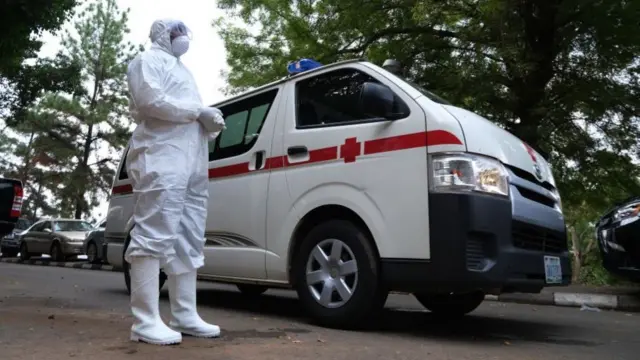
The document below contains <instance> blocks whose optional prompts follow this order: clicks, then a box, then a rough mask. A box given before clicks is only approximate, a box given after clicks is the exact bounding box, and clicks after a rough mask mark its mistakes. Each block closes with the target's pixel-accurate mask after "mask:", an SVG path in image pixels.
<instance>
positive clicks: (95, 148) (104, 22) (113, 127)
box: [29, 0, 137, 219]
mask: <svg viewBox="0 0 640 360" xmlns="http://www.w3.org/2000/svg"><path fill="white" fill-rule="evenodd" d="M128 11H129V10H128V9H127V10H124V11H121V10H120V9H119V8H118V6H117V4H116V1H115V0H102V1H95V2H92V3H90V4H88V5H87V6H86V7H84V8H83V10H82V11H81V12H80V13H79V15H78V18H77V19H76V21H75V32H76V34H72V33H71V32H69V31H67V32H66V34H65V35H64V36H63V37H62V46H63V50H62V51H61V52H60V53H59V54H58V58H59V59H60V60H61V63H63V64H80V65H81V68H80V71H79V77H80V79H81V81H82V84H83V85H84V86H83V88H82V89H79V90H77V91H75V92H74V93H72V94H66V93H62V92H56V93H53V92H50V93H47V94H46V95H45V96H44V97H43V98H42V99H41V100H40V101H39V102H38V104H37V105H35V106H34V107H32V108H31V109H30V110H29V116H30V118H31V119H32V120H31V121H32V122H33V123H35V124H38V127H39V129H40V130H41V131H44V133H45V134H46V136H41V137H38V139H37V143H36V148H37V149H38V152H37V153H35V154H34V157H35V161H36V162H38V163H39V164H41V165H43V166H46V167H47V168H48V169H49V170H48V171H49V173H50V174H49V177H50V178H51V177H52V175H53V174H55V176H53V177H55V180H56V181H52V182H50V183H49V185H51V186H52V187H51V189H50V190H51V191H52V192H53V193H54V195H55V197H56V199H57V200H58V203H57V204H56V206H57V208H58V209H59V211H60V212H61V214H63V215H66V216H70V215H71V216H74V217H75V218H78V219H79V218H81V217H82V216H83V215H88V213H89V211H90V210H91V209H92V208H93V207H95V206H97V205H98V202H99V195H100V194H108V191H109V189H110V187H111V184H112V181H113V176H114V169H113V161H114V160H117V159H118V157H117V155H116V157H114V155H115V154H116V153H117V150H120V149H121V148H123V147H124V145H126V142H127V140H128V138H129V128H128V127H129V124H130V122H129V120H128V118H127V116H126V115H127V114H126V112H127V104H128V101H127V93H126V66H127V63H128V62H129V61H130V60H131V59H132V58H133V56H134V55H135V54H136V51H137V48H136V47H135V46H134V45H132V44H130V43H128V42H125V41H124V35H125V34H126V33H128V31H129V29H128V27H127V21H128Z"/></svg>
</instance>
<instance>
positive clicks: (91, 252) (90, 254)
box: [87, 241, 100, 264]
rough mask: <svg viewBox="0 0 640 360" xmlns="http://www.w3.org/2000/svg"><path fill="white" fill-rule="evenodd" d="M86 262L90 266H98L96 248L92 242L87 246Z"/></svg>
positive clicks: (98, 260)
mask: <svg viewBox="0 0 640 360" xmlns="http://www.w3.org/2000/svg"><path fill="white" fill-rule="evenodd" d="M87 260H88V261H89V263H90V264H98V263H99V262H100V259H99V258H98V247H97V246H96V243H94V242H93V241H92V242H90V243H89V246H87Z"/></svg>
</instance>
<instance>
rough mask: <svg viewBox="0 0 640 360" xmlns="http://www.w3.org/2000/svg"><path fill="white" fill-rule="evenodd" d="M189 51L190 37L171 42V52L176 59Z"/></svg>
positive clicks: (179, 37)
mask: <svg viewBox="0 0 640 360" xmlns="http://www.w3.org/2000/svg"><path fill="white" fill-rule="evenodd" d="M187 50H189V37H188V36H186V35H183V36H178V37H177V38H175V39H173V41H172V42H171V51H172V52H173V55H175V56H176V57H180V56H182V55H184V53H186V52H187Z"/></svg>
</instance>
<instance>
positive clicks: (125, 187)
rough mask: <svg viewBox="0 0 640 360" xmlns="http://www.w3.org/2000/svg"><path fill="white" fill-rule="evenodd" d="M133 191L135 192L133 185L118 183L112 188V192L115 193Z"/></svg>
mask: <svg viewBox="0 0 640 360" xmlns="http://www.w3.org/2000/svg"><path fill="white" fill-rule="evenodd" d="M132 192H133V186H131V185H118V186H114V187H113V189H111V194H113V195H120V194H129V193H132Z"/></svg>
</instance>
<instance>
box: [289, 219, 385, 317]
mask: <svg viewBox="0 0 640 360" xmlns="http://www.w3.org/2000/svg"><path fill="white" fill-rule="evenodd" d="M292 271H293V274H292V275H293V279H294V284H295V287H296V290H297V292H298V298H299V299H300V301H301V302H302V304H303V306H304V307H305V308H306V309H307V311H308V312H309V313H310V314H311V316H312V317H313V318H314V319H315V320H316V322H318V323H319V324H320V325H323V326H327V327H335V328H356V327H360V326H361V325H364V324H365V320H368V319H371V318H372V315H374V314H375V313H376V312H377V311H378V310H380V309H381V308H382V307H383V306H384V303H385V301H386V299H387V296H388V295H389V291H388V290H387V289H385V288H384V287H383V286H382V284H381V281H380V279H379V261H378V256H377V253H376V251H375V250H374V248H373V247H372V246H371V243H370V239H369V238H368V235H367V234H366V233H365V232H364V231H362V230H361V229H359V228H358V227H357V226H355V225H354V224H352V223H351V222H349V221H345V220H330V221H327V222H324V223H321V224H319V225H317V226H316V227H315V228H313V229H312V230H311V231H310V232H309V233H308V234H307V235H306V237H305V238H304V239H303V240H302V243H301V245H300V248H299V251H297V252H296V254H295V255H294V259H293V269H292Z"/></svg>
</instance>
